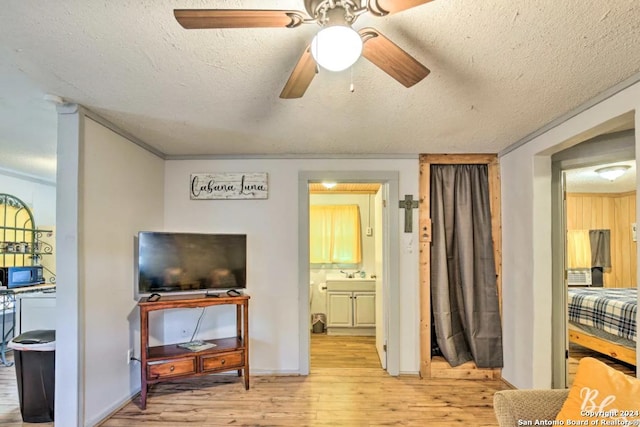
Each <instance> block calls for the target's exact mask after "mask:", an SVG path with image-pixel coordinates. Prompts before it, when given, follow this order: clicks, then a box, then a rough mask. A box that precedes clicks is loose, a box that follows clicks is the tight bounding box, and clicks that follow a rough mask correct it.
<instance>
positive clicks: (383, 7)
mask: <svg viewBox="0 0 640 427" xmlns="http://www.w3.org/2000/svg"><path fill="white" fill-rule="evenodd" d="M431 1H433V0H369V4H368V8H369V10H370V11H371V12H372V13H373V14H374V15H388V14H390V13H397V12H401V11H403V10H406V9H411V8H412V7H416V6H420V5H423V4H425V3H429V2H431Z"/></svg>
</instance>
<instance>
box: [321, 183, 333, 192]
mask: <svg viewBox="0 0 640 427" xmlns="http://www.w3.org/2000/svg"><path fill="white" fill-rule="evenodd" d="M322 186H323V187H324V188H326V189H327V190H331V189H332V188H333V187H335V186H336V183H335V182H323V183H322Z"/></svg>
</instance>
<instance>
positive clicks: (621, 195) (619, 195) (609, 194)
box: [567, 190, 636, 197]
mask: <svg viewBox="0 0 640 427" xmlns="http://www.w3.org/2000/svg"><path fill="white" fill-rule="evenodd" d="M635 195H636V192H635V190H634V191H625V192H624V193H569V192H567V196H572V197H628V196H635Z"/></svg>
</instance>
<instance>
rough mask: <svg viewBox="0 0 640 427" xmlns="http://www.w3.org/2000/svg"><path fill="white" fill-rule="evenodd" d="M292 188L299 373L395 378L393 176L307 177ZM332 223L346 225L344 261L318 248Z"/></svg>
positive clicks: (343, 174)
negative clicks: (296, 213) (373, 373)
mask: <svg viewBox="0 0 640 427" xmlns="http://www.w3.org/2000/svg"><path fill="white" fill-rule="evenodd" d="M299 183H300V186H299V190H300V193H299V195H300V226H299V231H300V233H299V235H300V238H299V242H300V258H299V266H300V267H299V268H300V270H299V271H300V275H299V276H300V281H301V285H300V286H301V287H300V301H301V304H300V322H301V340H300V341H301V343H300V365H301V373H303V374H305V373H308V372H309V369H310V368H315V367H332V368H351V367H378V368H381V369H385V370H387V371H388V372H389V373H390V374H391V375H397V374H398V371H399V357H398V354H399V348H398V347H399V331H398V323H399V307H398V303H397V301H398V289H397V287H393V286H390V284H391V283H396V284H397V283H398V281H397V276H398V271H397V270H398V268H397V265H398V263H397V258H398V257H399V254H398V244H397V238H398V231H397V230H396V228H397V227H390V226H389V224H397V221H398V214H397V210H393V209H389V208H388V207H389V206H393V205H394V203H395V205H396V206H397V205H398V201H397V200H398V190H397V184H398V181H397V173H393V172H391V173H387V172H341V173H339V172H324V173H322V172H309V173H301V174H300V180H299ZM335 217H338V218H340V221H342V222H343V223H344V224H347V225H345V227H346V228H341V229H340V230H338V231H337V234H336V235H337V236H338V238H340V237H344V236H345V235H349V234H350V233H352V232H354V231H355V235H354V236H349V239H348V241H349V242H353V243H349V242H348V243H347V244H346V245H347V247H346V249H345V252H344V253H337V254H334V253H331V254H329V252H328V251H329V249H328V248H324V249H322V248H321V247H319V246H317V245H322V242H323V241H325V243H326V239H328V238H329V237H326V236H325V237H322V236H324V235H323V234H322V233H329V235H330V233H331V231H330V230H329V228H330V227H329V226H328V225H327V224H331V223H332V222H333V221H334V220H333V219H332V218H335ZM354 221H355V222H354ZM345 230H349V231H345ZM319 235H322V236H321V237H319ZM318 242H320V243H318ZM336 250H337V249H336ZM332 251H333V249H332ZM357 251H359V252H358V253H356V252H357ZM394 257H395V259H396V262H392V261H391V260H392V259H393V258H394ZM394 279H395V280H394ZM305 291H306V292H305ZM305 300H306V301H308V304H303V301H305ZM318 322H321V323H322V324H318ZM394 332H395V333H394ZM332 361H333V362H332Z"/></svg>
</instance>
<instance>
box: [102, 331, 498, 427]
mask: <svg viewBox="0 0 640 427" xmlns="http://www.w3.org/2000/svg"><path fill="white" fill-rule="evenodd" d="M251 383H252V386H251V390H249V391H246V390H244V388H243V387H242V383H241V379H240V378H238V377H236V376H221V375H218V376H209V377H204V378H196V379H190V380H184V381H176V382H173V383H164V384H158V385H156V386H154V387H152V389H151V391H150V394H149V400H148V402H147V409H146V411H141V410H140V409H139V407H138V401H137V399H136V400H135V401H134V402H133V403H131V404H128V405H127V406H126V407H124V408H123V409H121V410H120V411H118V412H117V413H116V414H114V415H113V416H112V417H111V418H110V419H108V420H107V421H106V422H105V423H104V424H103V426H105V427H124V426H127V427H128V426H132V425H144V426H157V427H160V426H162V427H169V426H187V425H197V426H223V425H233V426H296V427H300V426H332V427H335V426H347V427H349V426H354V427H355V426H366V427H369V426H434V427H451V426H455V425H467V426H477V427H489V426H491V427H494V426H497V421H496V419H495V416H494V414H493V406H492V402H493V394H494V393H495V392H496V391H498V390H504V389H507V388H509V387H508V386H506V385H505V384H504V383H503V382H501V381H499V380H487V381H469V380H429V381H426V380H421V379H419V378H418V377H417V376H400V377H391V376H389V375H388V374H387V373H386V372H385V371H384V370H383V369H382V368H381V367H380V362H379V360H378V356H377V353H376V351H375V338H373V337H343V336H327V335H321V334H313V335H312V337H311V374H310V375H309V376H308V377H301V376H253V377H252V378H251ZM454 390H455V391H454Z"/></svg>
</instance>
